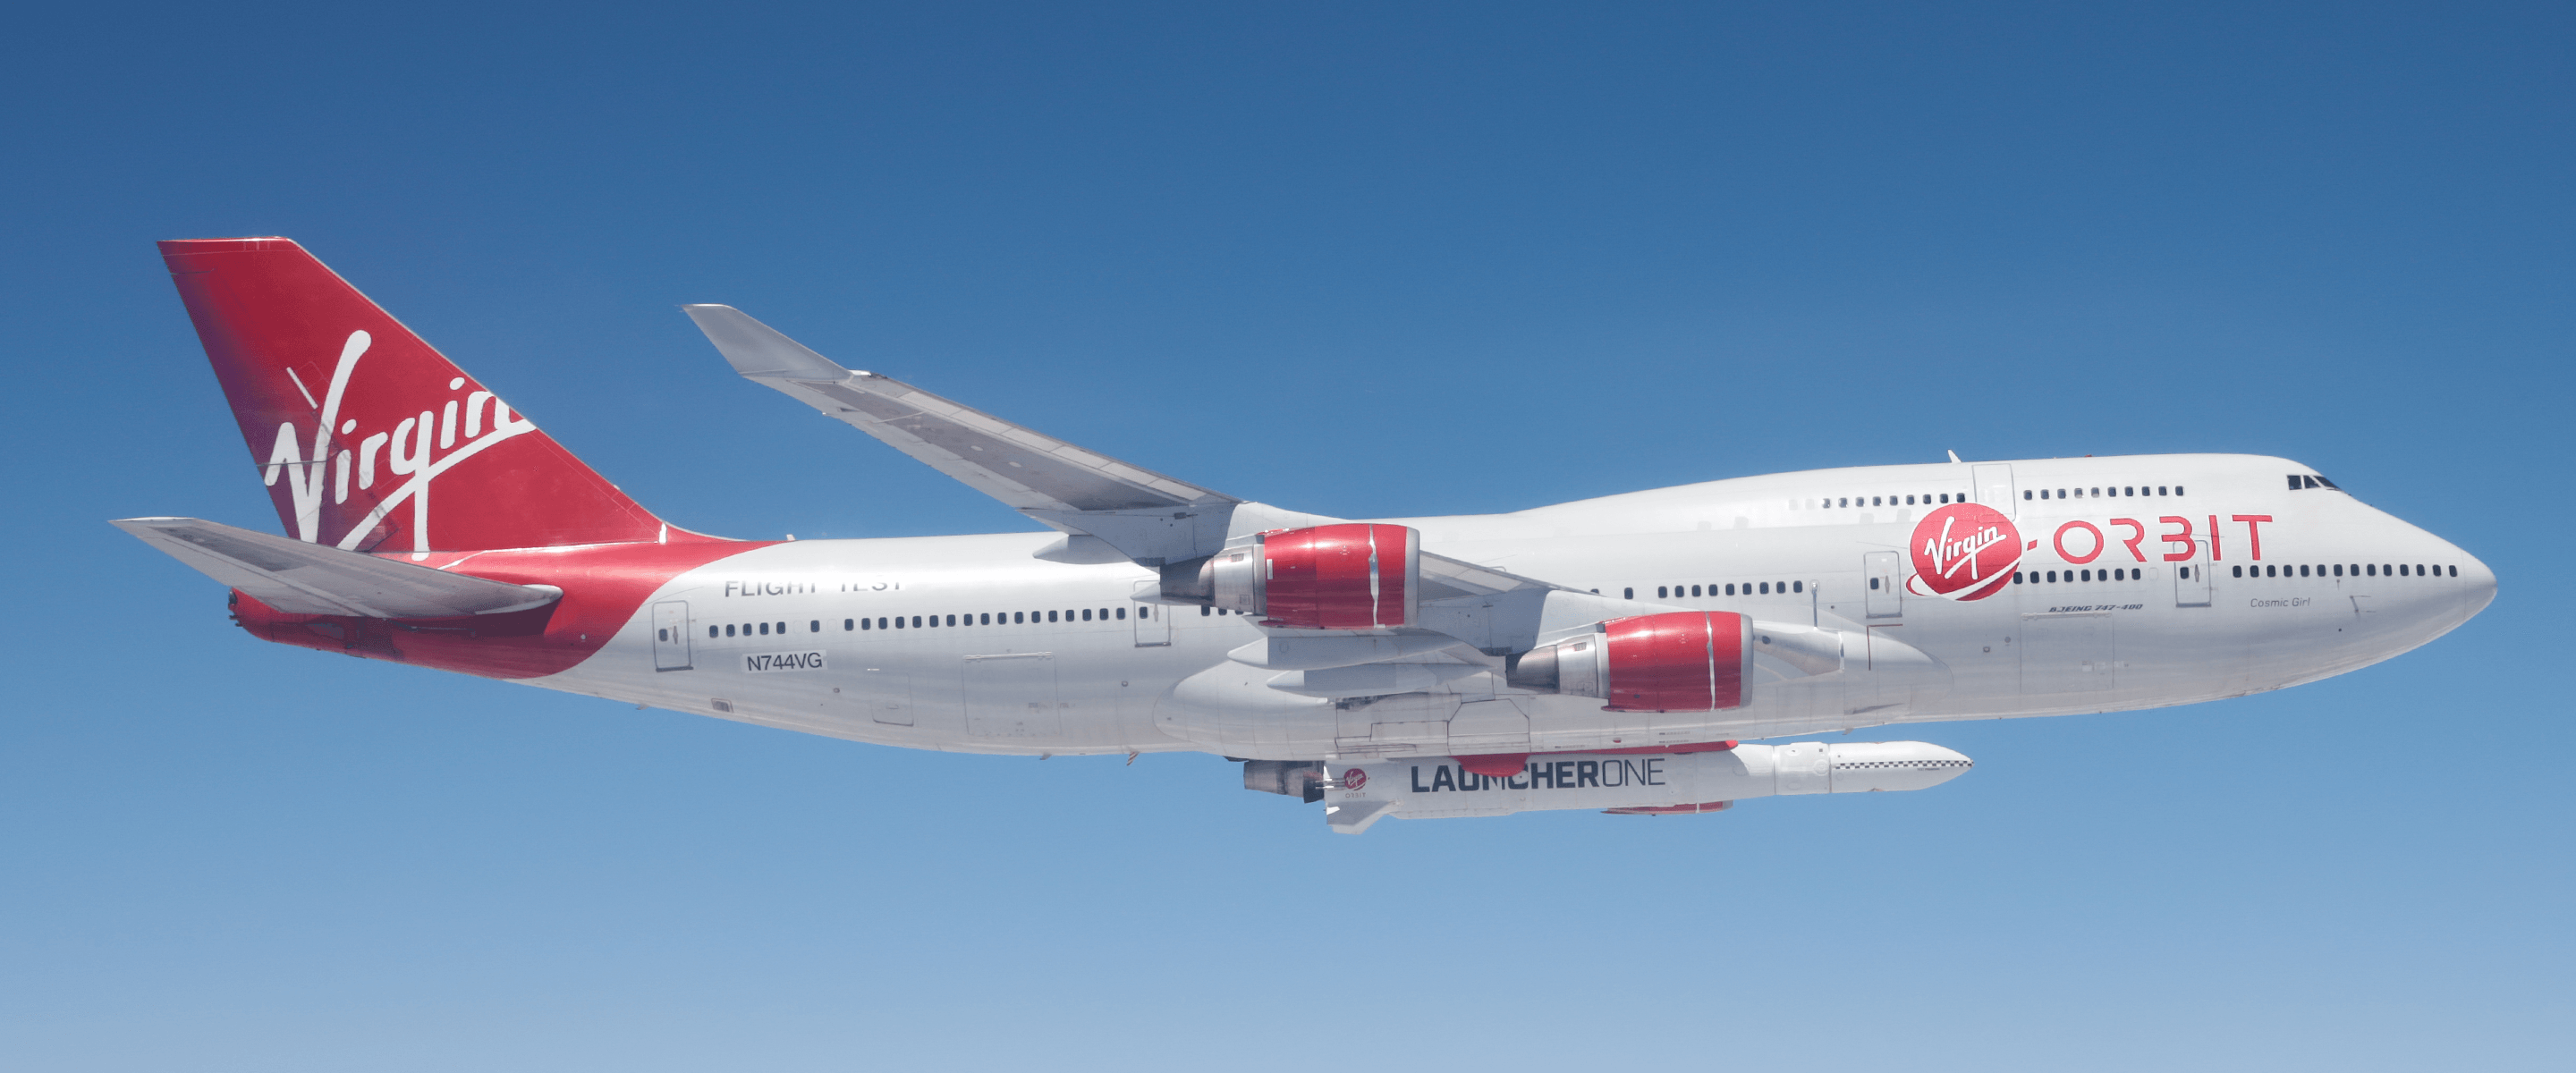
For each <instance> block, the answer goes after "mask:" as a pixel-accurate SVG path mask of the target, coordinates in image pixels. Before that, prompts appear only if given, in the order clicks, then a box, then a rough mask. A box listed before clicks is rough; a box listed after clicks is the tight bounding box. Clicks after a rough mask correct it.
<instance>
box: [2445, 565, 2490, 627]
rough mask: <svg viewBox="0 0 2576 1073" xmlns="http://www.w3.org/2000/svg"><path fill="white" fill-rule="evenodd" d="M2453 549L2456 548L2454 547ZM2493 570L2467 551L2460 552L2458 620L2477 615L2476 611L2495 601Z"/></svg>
mask: <svg viewBox="0 0 2576 1073" xmlns="http://www.w3.org/2000/svg"><path fill="white" fill-rule="evenodd" d="M2454 550H2457V549H2456V547H2455V548H2454ZM2495 591H2496V576H2495V571H2493V570H2490V569H2487V564H2486V563H2485V562H2483V561H2481V560H2480V559H2479V558H2478V557H2477V556H2475V555H2471V554H2469V553H2468V552H2465V551H2463V552H2460V621H2462V622H2466V621H2468V620H2470V619H2472V618H2475V617H2477V613H2478V612H2480V611H2484V610H2486V609H2487V605H2488V604H2491V603H2494V602H2495Z"/></svg>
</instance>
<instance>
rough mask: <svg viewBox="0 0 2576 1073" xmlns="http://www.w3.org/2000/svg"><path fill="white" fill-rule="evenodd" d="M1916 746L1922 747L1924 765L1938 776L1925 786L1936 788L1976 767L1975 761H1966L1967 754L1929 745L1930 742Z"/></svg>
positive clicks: (1919, 743)
mask: <svg viewBox="0 0 2576 1073" xmlns="http://www.w3.org/2000/svg"><path fill="white" fill-rule="evenodd" d="M1916 744H1918V745H1921V746H1922V747H1923V759H1924V762H1925V765H1926V766H1927V767H1929V768H1930V769H1931V770H1932V772H1933V773H1935V774H1937V775H1939V776H1940V777H1939V778H1936V779H1934V780H1932V781H1931V782H1928V783H1925V784H1924V785H1926V786H1937V785H1939V784H1941V783H1945V782H1948V781H1950V780H1952V779H1955V778H1958V777H1959V776H1961V775H1965V774H1967V773H1968V769H1969V768H1972V767H1975V766H1977V762H1976V761H1974V760H1970V759H1968V754H1966V753H1963V752H1960V751H1958V750H1956V749H1947V748H1943V747H1941V746H1938V745H1934V744H1931V743H1930V742H1917V743H1916Z"/></svg>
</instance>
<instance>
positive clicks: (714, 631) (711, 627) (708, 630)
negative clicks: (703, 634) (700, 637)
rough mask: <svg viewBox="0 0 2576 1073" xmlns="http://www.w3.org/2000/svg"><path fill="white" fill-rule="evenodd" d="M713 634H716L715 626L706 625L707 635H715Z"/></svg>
mask: <svg viewBox="0 0 2576 1073" xmlns="http://www.w3.org/2000/svg"><path fill="white" fill-rule="evenodd" d="M715 635H716V628H715V627H713V626H709V627H707V636H709V637H713V636H715Z"/></svg>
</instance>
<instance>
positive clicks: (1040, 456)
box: [680, 305, 1242, 529]
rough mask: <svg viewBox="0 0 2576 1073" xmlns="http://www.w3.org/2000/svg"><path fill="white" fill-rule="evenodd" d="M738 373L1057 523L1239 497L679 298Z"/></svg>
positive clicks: (731, 311)
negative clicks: (852, 364) (849, 364)
mask: <svg viewBox="0 0 2576 1073" xmlns="http://www.w3.org/2000/svg"><path fill="white" fill-rule="evenodd" d="M680 308H681V309H682V310H684V311H685V312H687V313H688V314H689V319H690V320H692V321H695V322H697V325H698V330H700V331H702V332H705V333H706V335H707V341H708V342H710V343H714V344H715V347H716V350H717V351H718V352H720V353H722V354H723V355H724V357H725V361H726V362H728V363H730V364H732V366H733V368H734V371H735V372H738V373H741V374H742V375H743V377H744V378H745V379H748V380H751V381H753V382H755V383H759V384H764V385H767V386H769V387H771V388H775V389H777V390H779V391H782V392H785V393H786V394H788V395H791V396H794V397H795V398H796V399H798V400H799V401H802V402H803V403H805V404H806V405H808V406H811V407H813V408H815V409H817V410H820V411H822V412H823V413H824V414H825V415H827V416H830V417H833V418H837V419H839V420H840V421H842V422H844V423H847V424H848V425H850V426H851V427H853V428H856V429H858V430H859V431H861V432H865V433H867V434H868V435H870V436H874V437H876V438H877V439H880V440H883V441H885V442H886V443H887V444H889V445H891V446H892V447H894V449H896V450H898V451H902V452H903V453H905V454H908V455H911V456H912V457H914V458H916V459H919V460H921V461H922V462H924V463H926V464H928V465H929V466H930V468H932V469H935V470H938V471H939V472H941V473H945V474H947V475H949V476H951V477H955V478H957V479H958V480H961V481H964V482H966V483H967V484H968V485H969V486H971V487H973V488H975V489H977V490H978V491H981V492H983V493H984V494H986V495H989V496H992V497H993V498H995V499H999V500H1001V501H1002V502H1004V503H1006V504H1009V505H1010V506H1012V507H1014V508H1016V509H1018V510H1021V511H1025V512H1030V514H1031V516H1032V517H1036V518H1038V519H1039V520H1040V521H1043V522H1047V523H1048V524H1050V525H1054V526H1055V527H1056V528H1059V529H1062V528H1077V529H1079V528H1081V527H1080V526H1079V525H1078V524H1071V525H1068V524H1058V522H1059V521H1062V519H1058V518H1055V517H1052V516H1053V515H1056V514H1058V513H1074V514H1087V513H1092V512H1110V511H1154V510H1168V509H1172V508H1180V507H1192V506H1205V505H1215V504H1233V503H1240V502H1242V500H1239V499H1236V498H1234V497H1233V496H1229V495H1225V494H1223V493H1220V492H1216V491H1212V490H1210V489H1206V488H1201V487H1199V486H1197V485H1194V484H1191V483H1189V482H1187V481H1181V480H1175V479H1173V478H1171V477H1167V476H1164V475H1163V474H1160V473H1156V472H1154V471H1152V470H1149V469H1146V468H1144V467H1142V466H1136V465H1131V464H1129V463H1126V462H1122V461H1119V460H1118V459H1115V458H1111V457H1109V456H1108V455H1104V454H1101V453H1099V452H1097V451H1092V450H1089V449H1086V448H1083V447H1078V446H1075V445H1074V444H1070V443H1066V442H1065V441H1063V440H1060V439H1057V438H1055V437H1053V436H1049V435H1046V434H1045V433H1042V432H1039V431H1037V430H1035V429H1031V428H1029V427H1027V426H1025V425H1018V424H1013V423H1012V422H1009V421H1005V420H1002V419H1001V418H998V417H995V416H993V415H991V414H988V413H985V412H983V411H981V410H977V409H975V408H973V407H970V406H964V405H961V404H959V403H956V402H953V401H950V400H948V399H945V398H941V397H940V396H938V395H934V394H931V393H930V392H927V391H923V390H921V389H920V388H917V387H914V386H912V385H910V384H906V383H904V382H902V381H900V380H895V379H892V378H890V377H884V376H879V375H877V374H875V373H871V372H863V371H856V370H851V369H845V368H842V367H841V366H840V365H839V364H838V363H836V362H834V361H832V360H831V359H829V358H826V357H824V356H822V355H820V354H817V353H815V352H813V351H812V350H809V349H807V348H806V347H805V346H804V345H802V344H800V343H798V342H796V341H795V340H793V339H790V338H788V337H787V336H785V335H783V334H780V333H779V332H778V330H777V329H775V328H771V327H770V326H768V325H766V324H762V323H761V322H759V321H757V320H754V319H752V318H751V316H749V315H748V314H745V313H744V312H743V311H741V310H739V309H735V308H733V307H732V306H725V305H688V306H682V307H680Z"/></svg>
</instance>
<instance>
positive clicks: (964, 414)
mask: <svg viewBox="0 0 2576 1073" xmlns="http://www.w3.org/2000/svg"><path fill="white" fill-rule="evenodd" d="M681 309H683V310H684V311H686V312H687V313H688V314H689V319H690V320H693V321H696V322H697V325H698V330H700V331H702V332H705V333H706V335H707V341H708V342H711V343H714V344H715V347H716V350H717V351H718V352H720V353H722V354H723V355H724V357H725V361H726V362H728V363H730V364H731V365H732V366H733V368H734V371H735V372H738V373H741V374H742V375H743V377H744V378H746V379H748V380H751V381H752V382H754V383H758V384H764V385H767V386H769V387H772V388H776V389H777V390H779V391H782V392H785V393H787V394H788V395H791V396H794V397H795V398H796V399H797V400H798V401H800V402H803V403H804V404H806V405H808V406H811V407H813V408H815V409H817V410H820V411H822V412H823V413H824V414H825V415H827V416H830V417H833V418H836V419H838V420H840V421H843V422H845V423H847V424H849V425H850V426H851V427H853V428H856V429H858V430H859V431H861V432H865V433H867V434H868V435H870V436H874V437H876V438H878V439H880V440H884V441H885V442H886V443H887V444H890V445H892V446H893V447H894V449H896V450H898V451H902V452H903V453H905V454H908V455H911V456H912V457H914V458H917V459H920V460H921V461H923V462H926V463H928V464H929V465H930V467H931V468H932V469H936V470H938V471H939V472H941V473H945V474H947V475H949V476H951V477H955V478H957V479H958V480H961V481H964V482H966V484H967V485H968V486H970V487H973V488H976V489H979V490H981V491H983V492H984V493H985V494H987V495H990V496H992V497H993V498H995V499H998V500H1001V501H1002V502H1004V503H1007V504H1009V505H1010V506H1012V507H1014V508H1016V509H1018V510H1019V512H1020V513H1022V514H1026V515H1028V516H1029V517H1031V518H1034V519H1037V520H1038V521H1039V522H1042V523H1044V524H1046V525H1047V526H1049V527H1051V528H1054V529H1058V530H1062V531H1065V532H1069V533H1080V534H1085V535H1088V536H1092V537H1095V538H1098V539H1099V540H1101V541H1102V542H1104V543H1106V544H1108V545H1109V546H1110V547H1111V548H1113V549H1115V550H1116V551H1117V552H1118V553H1120V554H1123V555H1125V556H1127V557H1128V558H1130V559H1133V560H1135V561H1137V562H1139V563H1142V564H1144V565H1146V566H1161V565H1163V564H1165V563H1176V562H1183V561H1186V560H1189V559H1194V558H1198V557H1200V556H1205V555H1212V554H1215V553H1216V551H1217V550H1218V549H1220V548H1222V547H1224V546H1225V541H1226V538H1227V536H1228V535H1229V533H1228V530H1229V524H1230V522H1231V521H1232V520H1233V516H1234V513H1235V508H1236V507H1238V506H1246V507H1253V508H1256V509H1257V512H1258V513H1259V514H1260V515H1261V516H1262V518H1263V522H1264V524H1260V525H1256V526H1253V528H1270V527H1274V526H1273V525H1272V524H1271V523H1274V522H1275V525H1276V527H1288V526H1293V525H1311V524H1319V523H1322V522H1329V521H1337V520H1339V519H1332V518H1321V517H1317V516H1313V515H1299V514H1290V513H1288V512H1283V511H1277V510H1276V509H1275V508H1267V507H1262V506H1261V505H1260V504H1248V503H1246V502H1245V501H1244V500H1240V499H1237V498H1235V497H1233V496H1229V495H1226V494H1224V493H1222V492H1217V491H1213V490H1210V489H1207V488H1201V487H1199V486H1198V485H1195V484H1191V483H1189V482H1187V481H1183V480H1179V479H1176V478H1172V477H1167V476H1164V475H1163V474H1160V473H1156V472H1154V471H1152V470H1149V469H1146V468H1144V467H1142V466H1137V465H1133V464H1130V463H1127V462H1122V461H1119V460H1118V459H1115V458H1111V457H1109V456H1107V455H1104V454H1101V453H1099V452H1097V451H1092V450H1089V449H1086V448H1083V447H1078V446H1075V445H1074V444H1070V443H1066V442H1065V441H1063V440H1060V439H1057V438H1055V437H1053V436H1049V435H1047V434H1045V433H1042V432H1039V431H1037V430H1035V429H1031V428H1028V427H1026V426H1024V425H1018V424H1013V423H1012V422H1009V421H1005V420H1003V419H1001V418H998V417H995V416H993V415H991V414H988V413H985V412H983V411H981V410H977V409H975V408H973V407H970V406H965V405H961V404H959V403H956V402H952V401H950V400H948V399H944V398H941V397H939V396H937V395H933V394H931V393H930V392H927V391H923V390H921V389H920V388H917V387H914V386H912V385H910V384H906V383H904V382H902V381H900V380H895V379H891V378H889V377H884V376H879V375H877V374H875V373H871V372H861V371H856V370H851V369H845V368H842V367H841V366H840V364H839V363H837V362H834V361H833V360H831V359H830V358H826V357H824V356H822V355H820V354H817V353H815V352H813V351H812V350H809V349H807V348H806V347H805V346H804V345H803V344H801V343H798V342H797V341H795V340H793V339H790V338H788V337H787V336H785V335H783V334H781V333H779V331H778V330H777V329H775V328H771V327H770V326H768V325H766V324H762V323H761V322H759V321H757V320H754V319H752V318H751V317H750V316H749V315H748V314H745V313H744V312H743V311H741V310H739V309H735V308H733V307H732V306H726V305H689V306H682V307H681ZM1422 572H1423V578H1424V580H1425V582H1426V583H1428V584H1429V585H1430V586H1432V588H1431V589H1430V590H1429V591H1427V592H1426V593H1425V594H1424V595H1425V596H1426V598H1431V599H1441V598H1453V597H1464V596H1487V595H1491V594H1495V593H1502V592H1512V591H1519V590H1526V589H1546V588H1557V587H1559V586H1553V585H1549V584H1548V583H1546V582H1541V581H1533V580H1531V579H1528V578H1524V577H1519V576H1517V575H1513V574H1507V573H1504V572H1502V571H1499V570H1491V569H1487V568H1485V567H1481V566H1477V565H1475V564H1473V563H1468V562H1463V561H1460V560H1457V559H1451V558H1448V557H1445V556H1440V555H1434V554H1431V553H1428V552H1425V553H1424V554H1423V556H1422Z"/></svg>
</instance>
